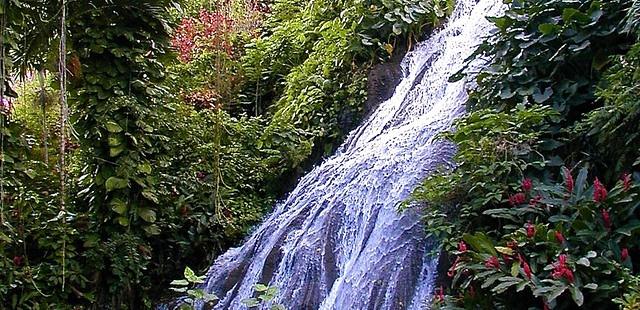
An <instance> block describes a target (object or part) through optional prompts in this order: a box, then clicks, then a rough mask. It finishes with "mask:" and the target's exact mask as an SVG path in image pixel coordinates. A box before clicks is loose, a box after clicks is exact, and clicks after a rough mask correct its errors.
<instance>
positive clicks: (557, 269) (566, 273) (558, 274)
mask: <svg viewBox="0 0 640 310" xmlns="http://www.w3.org/2000/svg"><path fill="white" fill-rule="evenodd" d="M551 276H552V277H553V278H554V279H560V278H565V279H566V280H567V281H569V283H573V280H574V277H573V271H572V270H571V269H570V268H569V267H568V265H567V255H566V254H560V256H559V257H558V261H557V262H555V263H554V265H553V273H552V274H551Z"/></svg>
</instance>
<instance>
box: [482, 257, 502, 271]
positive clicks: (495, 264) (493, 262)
mask: <svg viewBox="0 0 640 310" xmlns="http://www.w3.org/2000/svg"><path fill="white" fill-rule="evenodd" d="M484 266H485V267H487V268H490V269H499V268H500V261H499V260H498V258H497V257H495V256H491V257H489V258H488V259H487V260H486V261H485V262H484Z"/></svg>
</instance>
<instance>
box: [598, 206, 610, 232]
mask: <svg viewBox="0 0 640 310" xmlns="http://www.w3.org/2000/svg"><path fill="white" fill-rule="evenodd" d="M600 213H601V214H602V221H603V222H604V227H606V228H607V229H611V216H610V215H609V211H607V209H602V210H600Z"/></svg>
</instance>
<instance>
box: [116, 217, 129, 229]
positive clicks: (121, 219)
mask: <svg viewBox="0 0 640 310" xmlns="http://www.w3.org/2000/svg"><path fill="white" fill-rule="evenodd" d="M118 224H120V225H122V226H124V227H127V226H129V219H128V218H126V217H124V216H120V217H118Z"/></svg>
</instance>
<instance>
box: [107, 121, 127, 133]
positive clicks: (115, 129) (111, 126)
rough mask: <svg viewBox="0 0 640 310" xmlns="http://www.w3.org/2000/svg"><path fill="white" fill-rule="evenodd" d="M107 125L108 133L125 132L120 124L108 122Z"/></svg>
mask: <svg viewBox="0 0 640 310" xmlns="http://www.w3.org/2000/svg"><path fill="white" fill-rule="evenodd" d="M105 125H106V127H107V131H108V132H111V133H119V132H122V130H123V129H122V127H120V125H118V123H116V122H114V121H108V122H107V123H106V124H105Z"/></svg>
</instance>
